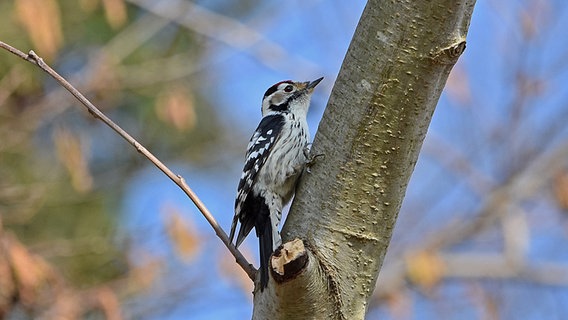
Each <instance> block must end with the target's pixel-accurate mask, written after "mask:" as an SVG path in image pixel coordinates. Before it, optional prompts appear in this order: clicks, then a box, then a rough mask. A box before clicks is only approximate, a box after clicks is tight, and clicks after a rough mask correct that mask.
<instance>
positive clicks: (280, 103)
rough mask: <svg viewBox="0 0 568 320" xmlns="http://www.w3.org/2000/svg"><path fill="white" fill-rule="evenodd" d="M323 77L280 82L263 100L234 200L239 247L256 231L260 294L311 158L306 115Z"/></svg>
mask: <svg viewBox="0 0 568 320" xmlns="http://www.w3.org/2000/svg"><path fill="white" fill-rule="evenodd" d="M322 79H323V78H319V79H317V80H314V81H308V82H293V81H290V80H287V81H281V82H278V83H276V84H275V85H273V86H272V87H270V88H268V90H266V92H265V93H264V97H263V99H262V110H261V111H262V120H261V121H260V124H259V125H258V127H257V128H256V130H255V132H254V134H253V135H252V137H251V139H250V142H249V144H248V147H247V152H246V157H245V166H244V169H243V173H242V175H241V179H240V181H239V185H238V188H237V197H236V199H235V216H234V217H233V223H232V225H231V232H230V235H229V238H230V240H231V242H233V238H234V236H235V231H236V228H237V221H238V222H240V229H239V233H238V235H237V239H236V242H235V246H236V247H238V246H239V245H240V244H241V243H242V242H243V240H244V239H245V238H246V236H247V235H248V234H249V233H250V231H251V230H252V228H253V227H254V228H255V230H256V236H257V237H258V240H259V250H260V269H259V270H260V290H261V291H262V290H263V289H264V288H266V286H267V285H268V260H269V258H270V256H271V255H272V253H273V252H274V250H276V249H277V248H278V247H279V246H280V245H281V244H282V239H281V238H280V232H279V231H278V225H279V223H280V219H281V218H282V207H284V206H285V205H286V204H287V203H288V201H290V199H291V198H292V195H293V194H294V191H295V188H296V182H297V181H298V178H299V177H300V175H301V173H302V171H303V170H304V167H305V166H306V163H308V162H309V161H310V160H311V159H309V157H308V151H309V149H308V147H309V140H310V132H309V130H308V123H307V121H306V114H307V113H308V108H309V106H310V99H311V96H312V93H313V91H314V88H315V87H316V86H317V85H318V83H320V81H321V80H322Z"/></svg>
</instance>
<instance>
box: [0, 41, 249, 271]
mask: <svg viewBox="0 0 568 320" xmlns="http://www.w3.org/2000/svg"><path fill="white" fill-rule="evenodd" d="M0 47H1V48H3V49H5V50H7V51H9V52H11V53H13V54H15V55H16V56H18V57H20V58H22V59H24V60H26V61H28V62H30V63H33V64H35V65H37V66H38V67H39V68H41V69H42V70H43V71H45V72H46V73H47V74H49V75H50V76H51V77H52V78H53V79H55V80H56V81H57V82H59V84H61V85H62V86H63V87H64V88H65V89H67V91H69V92H70V93H71V94H72V95H73V96H75V98H77V100H79V101H80V102H81V103H82V104H83V105H84V106H85V107H86V108H87V110H88V111H89V113H90V114H91V115H92V116H93V117H95V118H97V119H100V120H101V121H102V122H104V123H105V124H106V125H107V126H109V127H110V128H111V129H112V130H114V131H115V132H116V133H118V134H119V135H120V136H121V137H122V138H124V140H126V141H128V143H130V144H131V145H132V146H133V147H134V148H136V150H137V151H138V152H140V153H141V154H142V155H143V156H145V157H146V158H147V159H148V160H150V162H152V163H153V164H154V165H155V166H156V167H158V169H160V170H161V171H162V172H163V173H164V174H165V175H166V176H168V178H170V179H171V180H172V181H173V182H174V183H175V184H176V185H177V186H178V187H180V189H181V190H183V192H185V194H186V195H187V196H188V197H189V198H190V199H191V201H192V202H193V203H194V204H195V206H196V207H197V209H199V211H200V212H201V214H202V215H203V216H204V217H205V219H206V220H207V222H209V224H210V225H211V227H212V228H213V230H214V231H215V234H216V235H217V236H218V237H219V238H220V239H221V241H222V242H223V243H224V244H225V246H226V247H227V249H229V251H230V252H231V254H232V255H233V256H234V257H235V259H236V261H237V263H238V264H239V265H240V266H241V268H242V269H243V270H244V271H245V272H246V273H247V275H248V276H249V278H251V280H254V279H255V274H256V270H255V269H254V267H253V266H252V264H250V263H249V262H248V261H247V260H246V258H245V257H244V256H243V255H242V253H241V252H240V251H239V250H238V249H237V248H236V247H235V246H234V245H233V244H232V243H231V242H230V241H229V237H228V236H227V234H226V233H225V231H223V229H222V228H221V226H220V225H219V223H217V220H215V218H214V217H213V215H212V214H211V212H209V210H208V209H207V207H205V205H204V204H203V202H201V200H200V199H199V198H198V197H197V195H196V194H195V193H194V192H193V190H191V188H190V187H189V186H188V185H187V183H186V182H185V179H184V178H183V177H182V176H181V175H176V174H174V173H173V172H172V171H171V170H170V169H169V168H168V167H167V166H166V165H165V164H163V163H162V162H161V161H160V160H159V159H158V158H156V156H154V155H153V154H152V153H151V152H150V151H148V150H147V149H146V148H145V147H144V146H143V145H142V144H140V143H139V142H138V141H136V139H134V138H133V137H132V136H131V135H130V134H128V133H127V132H126V131H124V130H123V129H122V128H121V127H119V126H118V125H117V124H116V123H114V122H113V121H112V120H111V119H110V118H108V117H107V116H106V115H105V114H104V113H102V112H101V111H100V110H99V109H97V107H95V106H94V105H93V104H92V103H91V102H90V101H89V100H88V99H87V98H85V96H83V94H81V92H79V90H77V89H75V87H73V86H72V85H71V84H70V83H69V82H68V81H67V80H65V79H64V78H63V77H62V76H61V75H59V74H58V73H57V72H56V71H55V70H53V69H52V68H51V67H50V66H49V65H47V64H46V63H45V62H44V61H43V59H42V58H41V57H39V56H38V55H37V54H36V53H35V52H33V51H32V50H30V52H29V53H28V54H25V53H24V52H22V51H20V50H18V49H16V48H14V47H12V46H10V45H8V44H6V43H4V42H2V41H0Z"/></svg>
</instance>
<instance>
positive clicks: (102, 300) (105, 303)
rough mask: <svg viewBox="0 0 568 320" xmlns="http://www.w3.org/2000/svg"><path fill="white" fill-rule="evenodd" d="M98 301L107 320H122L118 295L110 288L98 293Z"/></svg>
mask: <svg viewBox="0 0 568 320" xmlns="http://www.w3.org/2000/svg"><path fill="white" fill-rule="evenodd" d="M97 300H98V302H99V305H100V308H101V310H102V311H103V313H104V315H105V319H106V320H121V319H122V312H121V309H120V302H119V301H118V298H117V297H116V294H115V293H114V292H113V291H112V290H110V289H109V288H102V289H100V290H99V291H98V292H97Z"/></svg>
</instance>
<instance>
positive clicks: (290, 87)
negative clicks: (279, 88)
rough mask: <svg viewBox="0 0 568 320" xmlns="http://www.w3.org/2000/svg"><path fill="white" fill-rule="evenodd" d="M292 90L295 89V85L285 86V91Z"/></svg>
mask: <svg viewBox="0 0 568 320" xmlns="http://www.w3.org/2000/svg"><path fill="white" fill-rule="evenodd" d="M292 90H294V87H293V86H292V85H291V84H290V85H287V86H286V88H284V91H285V92H292Z"/></svg>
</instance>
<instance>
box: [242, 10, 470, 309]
mask: <svg viewBox="0 0 568 320" xmlns="http://www.w3.org/2000/svg"><path fill="white" fill-rule="evenodd" d="M474 4H475V0H431V1H389V0H370V1H369V2H368V3H367V6H366V7H365V10H364V12H363V15H362V16H361V20H360V22H359V25H358V26H357V30H356V31H355V35H354V37H353V40H352V42H351V45H350V47H349V50H348V52H347V55H346V57H345V60H344V61H343V65H342V67H341V71H340V73H339V76H338V78H337V81H336V83H335V86H334V88H333V91H332V93H331V97H330V100H329V103H328V106H327V109H326V110H325V113H324V115H323V119H322V121H321V123H320V126H319V128H318V132H317V134H316V137H315V141H314V145H313V148H312V154H324V155H325V159H324V160H322V159H321V158H319V161H318V162H317V163H316V164H315V166H314V167H313V168H312V170H311V171H312V172H311V174H305V175H304V176H303V178H302V181H301V182H300V185H299V186H298V190H297V194H296V198H295V200H294V204H293V206H292V209H291V211H290V214H289V216H288V219H287V221H286V224H285V225H284V230H283V232H282V236H283V240H284V242H286V241H291V240H293V239H296V238H298V239H300V240H301V241H296V242H290V243H288V244H287V246H286V247H285V248H284V249H282V250H280V252H277V253H275V256H273V257H272V259H271V265H272V269H273V270H271V279H270V283H269V286H268V288H267V289H265V290H264V291H263V292H260V291H259V290H257V291H256V292H255V296H254V312H253V319H363V318H364V317H365V312H366V309H367V301H368V299H369V297H370V296H371V294H372V292H373V289H374V287H375V283H376V280H377V277H378V273H379V269H380V267H381V265H382V262H383V258H384V256H385V253H386V250H387V247H388V244H389V242H390V238H391V235H392V230H393V228H394V223H395V221H396V217H397V214H398V212H399V209H400V205H401V203H402V199H403V198H404V195H405V191H406V186H407V184H408V180H409V179H410V175H411V173H412V171H413V169H414V165H415V163H416V160H417V158H418V152H419V150H420V147H421V145H422V141H423V139H424V136H425V135H426V131H427V130H428V125H429V123H430V119H431V117H432V113H433V112H434V109H435V106H436V103H437V101H438V98H439V97H440V94H441V92H442V89H443V87H444V84H445V82H446V79H447V77H448V74H449V73H450V70H451V68H452V67H453V65H454V64H455V62H456V61H457V59H458V57H459V56H460V55H461V53H462V52H463V50H464V49H465V37H466V34H467V30H468V27H469V22H470V18H471V14H472V11H473V7H474Z"/></svg>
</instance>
